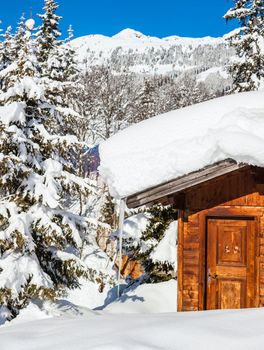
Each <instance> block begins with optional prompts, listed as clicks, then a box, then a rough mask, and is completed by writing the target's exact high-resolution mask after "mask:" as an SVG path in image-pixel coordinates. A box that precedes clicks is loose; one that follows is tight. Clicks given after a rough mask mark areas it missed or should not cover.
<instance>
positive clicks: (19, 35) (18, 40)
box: [13, 14, 26, 60]
mask: <svg viewBox="0 0 264 350" xmlns="http://www.w3.org/2000/svg"><path fill="white" fill-rule="evenodd" d="M25 35H26V28H25V17H24V14H22V16H21V17H20V21H19V22H18V25H17V31H16V34H15V35H14V40H13V59H14V60H17V59H18V56H19V52H20V49H21V47H22V46H23V45H24V40H25Z"/></svg>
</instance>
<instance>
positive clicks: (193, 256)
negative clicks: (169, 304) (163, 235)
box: [175, 167, 264, 311]
mask: <svg viewBox="0 0 264 350" xmlns="http://www.w3.org/2000/svg"><path fill="white" fill-rule="evenodd" d="M263 183H264V172H263V170H262V169H258V168H254V167H249V168H245V169H243V170H242V169H241V170H238V171H236V172H234V173H232V174H228V175H225V176H222V177H220V178H218V179H214V180H212V181H209V182H207V183H205V184H202V185H199V186H197V187H195V188H192V189H189V190H188V191H186V192H185V210H181V211H180V213H179V233H178V311H196V310H203V309H204V308H205V307H204V301H205V260H206V259H205V245H206V217H208V216H226V217H228V216H232V217H236V216H248V217H255V222H256V233H257V237H256V242H257V243H256V286H255V287H256V290H255V294H256V301H255V306H256V307H258V306H264V195H263V194H264V191H263V190H264V186H263ZM175 201H177V198H175Z"/></svg>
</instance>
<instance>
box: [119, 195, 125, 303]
mask: <svg viewBox="0 0 264 350" xmlns="http://www.w3.org/2000/svg"><path fill="white" fill-rule="evenodd" d="M125 205H126V199H121V201H120V208H119V262H118V277H117V297H118V298H119V297H120V279H121V267H122V243H123V228H124V219H125Z"/></svg>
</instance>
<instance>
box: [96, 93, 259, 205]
mask: <svg viewBox="0 0 264 350" xmlns="http://www.w3.org/2000/svg"><path fill="white" fill-rule="evenodd" d="M100 158H101V166H100V169H99V170H100V174H101V175H102V177H103V179H104V181H105V182H106V183H107V184H108V185H109V187H110V191H111V193H112V195H113V196H115V197H117V198H124V197H128V196H130V195H132V194H135V193H137V192H140V191H144V190H146V189H148V188H151V187H153V186H157V185H159V184H162V183H164V182H167V181H170V180H173V179H175V178H178V177H180V176H183V175H186V174H188V173H190V172H193V171H197V170H199V169H202V168H204V167H205V166H208V165H211V164H214V163H216V162H219V161H222V160H225V159H230V158H231V159H234V160H235V161H237V162H238V163H247V164H251V165H257V166H264V91H258V92H247V93H240V94H236V95H230V96H225V97H221V98H217V99H214V100H210V101H207V102H204V103H200V104H197V105H193V106H190V107H186V108H183V109H180V110H176V111H172V112H169V113H166V114H162V115H159V116H157V117H154V118H150V119H148V120H145V121H143V122H140V123H138V124H136V125H133V126H131V127H129V128H127V129H125V130H123V131H121V132H119V133H117V134H116V135H114V136H113V137H111V138H110V139H108V140H107V141H105V142H104V143H102V144H101V145H100Z"/></svg>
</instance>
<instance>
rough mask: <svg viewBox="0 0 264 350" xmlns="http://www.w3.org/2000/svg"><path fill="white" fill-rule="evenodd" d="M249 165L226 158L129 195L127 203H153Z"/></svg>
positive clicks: (137, 205)
mask: <svg viewBox="0 0 264 350" xmlns="http://www.w3.org/2000/svg"><path fill="white" fill-rule="evenodd" d="M246 166H247V165H245V164H237V163H236V162H235V161H233V160H225V161H222V162H219V163H216V164H214V165H211V166H208V167H206V168H204V169H201V170H199V171H195V172H192V173H190V174H188V175H184V176H181V177H179V178H177V179H175V180H172V181H169V182H166V183H164V184H161V185H158V186H156V187H152V188H150V189H147V190H145V191H143V192H140V193H137V194H135V195H132V196H130V197H128V199H127V205H128V207H129V208H137V207H139V206H142V205H147V204H149V203H153V202H155V201H157V200H159V199H161V198H163V197H165V196H169V195H172V194H175V193H178V192H180V191H183V190H185V189H187V188H190V187H193V186H195V185H199V184H201V183H203V182H206V181H208V180H211V179H214V178H216V177H219V176H221V175H225V174H227V173H231V172H233V171H235V170H238V169H240V168H244V167H246Z"/></svg>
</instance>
